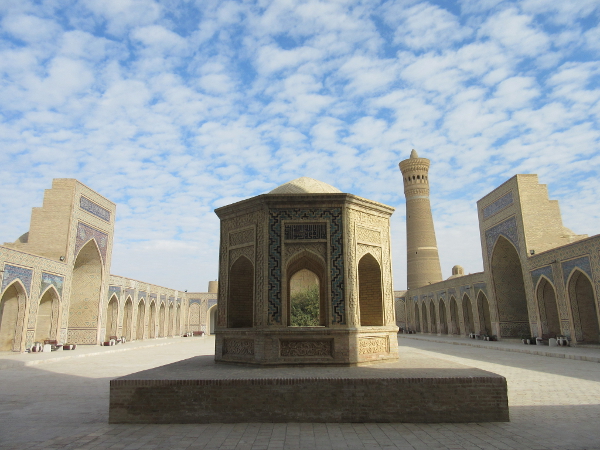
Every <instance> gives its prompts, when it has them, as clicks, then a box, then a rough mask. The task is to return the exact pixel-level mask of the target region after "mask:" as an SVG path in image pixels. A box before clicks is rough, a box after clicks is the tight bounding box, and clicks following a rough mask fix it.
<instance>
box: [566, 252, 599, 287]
mask: <svg viewBox="0 0 600 450" xmlns="http://www.w3.org/2000/svg"><path fill="white" fill-rule="evenodd" d="M561 265H562V272H563V282H564V283H565V286H566V285H567V279H568V278H569V275H571V272H572V271H573V269H575V268H578V269H580V270H581V271H582V272H585V273H587V274H588V276H589V277H590V279H593V277H592V267H591V266H590V258H589V257H587V256H581V257H580V258H576V259H571V260H570V261H565V262H563V263H562V264H561Z"/></svg>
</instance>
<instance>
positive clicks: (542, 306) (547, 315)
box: [536, 276, 561, 338]
mask: <svg viewBox="0 0 600 450" xmlns="http://www.w3.org/2000/svg"><path fill="white" fill-rule="evenodd" d="M536 298H537V303H538V308H539V314H540V322H541V325H542V336H543V337H544V338H555V337H556V336H560V334H561V333H560V316H559V315H558V307H557V305H556V291H555V290H554V286H553V285H552V283H551V282H550V280H548V279H547V278H546V277H544V276H542V277H541V278H540V281H539V283H538V285H537V289H536Z"/></svg>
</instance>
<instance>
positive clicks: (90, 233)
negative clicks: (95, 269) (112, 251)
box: [75, 222, 108, 262]
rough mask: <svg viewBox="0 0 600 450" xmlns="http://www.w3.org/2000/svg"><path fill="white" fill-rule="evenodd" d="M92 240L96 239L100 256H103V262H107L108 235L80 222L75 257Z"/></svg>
mask: <svg viewBox="0 0 600 450" xmlns="http://www.w3.org/2000/svg"><path fill="white" fill-rule="evenodd" d="M90 239H95V240H96V244H98V248H99V249H100V254H101V255H102V261H104V262H106V249H107V246H108V235H107V234H106V233H103V232H102V231H99V230H96V229H95V228H92V227H90V226H87V225H86V224H84V223H81V222H79V223H78V224H77V237H76V238H75V255H77V253H78V252H79V250H81V247H83V246H84V245H85V244H87V242H88V241H89V240H90Z"/></svg>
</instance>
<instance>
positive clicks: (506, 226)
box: [485, 216, 519, 259]
mask: <svg viewBox="0 0 600 450" xmlns="http://www.w3.org/2000/svg"><path fill="white" fill-rule="evenodd" d="M499 236H504V237H505V238H506V239H508V240H509V241H510V242H512V243H513V245H514V246H515V247H516V248H517V252H518V251H519V234H518V232H517V219H516V218H515V217H514V216H513V217H511V218H510V219H507V220H505V221H504V222H501V223H499V224H498V225H496V226H494V227H492V228H490V229H489V230H487V231H486V232H485V243H486V245H487V255H488V258H490V259H491V258H492V249H493V248H494V244H495V243H496V241H497V240H498V237H499Z"/></svg>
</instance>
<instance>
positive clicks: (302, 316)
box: [290, 285, 320, 327]
mask: <svg viewBox="0 0 600 450" xmlns="http://www.w3.org/2000/svg"><path fill="white" fill-rule="evenodd" d="M291 308H292V310H291V311H290V319H291V320H290V321H291V325H292V326H293V327H317V326H319V325H320V323H319V286H317V285H315V286H311V287H309V288H307V289H304V290H302V291H298V292H294V293H293V294H292V298H291Z"/></svg>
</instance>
